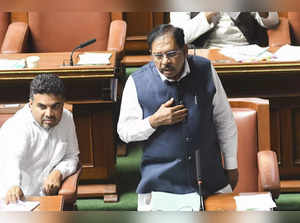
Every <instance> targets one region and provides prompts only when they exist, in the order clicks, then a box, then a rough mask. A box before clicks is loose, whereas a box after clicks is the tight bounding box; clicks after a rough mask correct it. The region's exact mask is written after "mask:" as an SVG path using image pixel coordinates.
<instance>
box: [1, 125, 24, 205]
mask: <svg viewBox="0 0 300 223" xmlns="http://www.w3.org/2000/svg"><path fill="white" fill-rule="evenodd" d="M0 142H1V148H2V149H1V154H0V157H1V160H0V176H1V179H2V180H1V185H0V187H2V188H3V189H4V191H6V193H5V201H6V203H7V204H8V203H15V202H17V201H18V200H22V199H23V198H24V194H23V191H22V189H21V160H22V159H23V158H22V157H24V153H25V151H26V149H27V143H28V139H27V135H26V133H25V131H23V129H22V125H19V127H18V128H16V123H15V122H14V121H13V120H10V121H8V122H6V123H4V125H3V126H2V127H1V131H0ZM3 189H2V190H3Z"/></svg>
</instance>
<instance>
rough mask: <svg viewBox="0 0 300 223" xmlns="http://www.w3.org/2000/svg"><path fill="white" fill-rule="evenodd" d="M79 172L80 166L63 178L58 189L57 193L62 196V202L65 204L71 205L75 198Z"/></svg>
mask: <svg viewBox="0 0 300 223" xmlns="http://www.w3.org/2000/svg"><path fill="white" fill-rule="evenodd" d="M80 173H81V166H80V167H79V168H78V169H77V171H76V172H75V173H74V174H72V175H71V176H69V177H67V178H66V179H65V180H64V182H63V183H62V185H61V188H60V189H59V191H58V194H59V195H62V196H63V197H64V203H65V204H67V205H72V204H73V203H74V202H75V201H76V199H77V188H78V181H79V175H80Z"/></svg>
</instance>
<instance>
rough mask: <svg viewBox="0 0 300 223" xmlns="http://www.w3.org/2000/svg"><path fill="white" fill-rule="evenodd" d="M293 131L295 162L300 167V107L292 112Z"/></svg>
mask: <svg viewBox="0 0 300 223" xmlns="http://www.w3.org/2000/svg"><path fill="white" fill-rule="evenodd" d="M292 117H293V119H292V132H293V139H294V140H293V141H294V146H293V164H294V166H299V167H300V108H297V109H294V110H293V112H292Z"/></svg>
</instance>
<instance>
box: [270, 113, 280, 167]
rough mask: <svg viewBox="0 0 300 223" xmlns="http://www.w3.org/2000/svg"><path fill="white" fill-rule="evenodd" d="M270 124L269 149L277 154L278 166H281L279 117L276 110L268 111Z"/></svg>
mask: <svg viewBox="0 0 300 223" xmlns="http://www.w3.org/2000/svg"><path fill="white" fill-rule="evenodd" d="M270 122H271V123H270V124H271V149H272V150H274V151H275V152H276V153H277V159H278V162H279V166H281V164H282V156H281V150H280V148H281V147H280V143H281V141H280V117H279V110H278V109H270Z"/></svg>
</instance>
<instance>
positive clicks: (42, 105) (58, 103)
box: [37, 102, 62, 108]
mask: <svg viewBox="0 0 300 223" xmlns="http://www.w3.org/2000/svg"><path fill="white" fill-rule="evenodd" d="M61 104H62V103H61V102H56V103H54V104H52V105H50V106H49V107H51V108H54V107H56V106H57V105H61ZM37 105H38V106H39V107H48V106H47V105H45V104H42V103H38V104H37Z"/></svg>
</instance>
